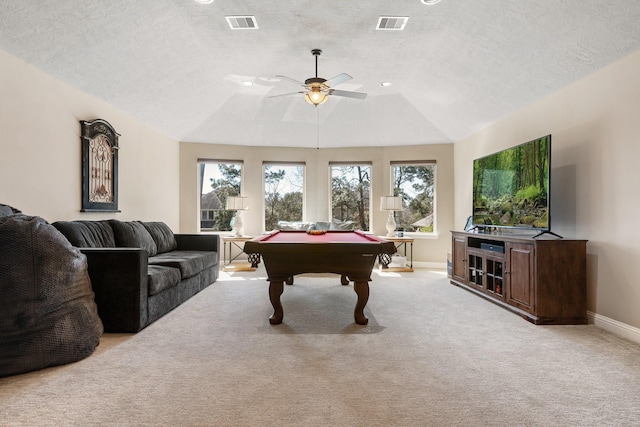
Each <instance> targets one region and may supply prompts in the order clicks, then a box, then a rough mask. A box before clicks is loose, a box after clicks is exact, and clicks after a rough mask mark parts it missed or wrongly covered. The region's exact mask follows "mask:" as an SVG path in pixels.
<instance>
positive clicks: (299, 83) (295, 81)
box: [276, 76, 307, 87]
mask: <svg viewBox="0 0 640 427" xmlns="http://www.w3.org/2000/svg"><path fill="white" fill-rule="evenodd" d="M276 77H277V78H279V79H285V80H289V81H290V82H291V83H295V84H297V85H300V86H302V87H307V85H305V84H304V83H302V82H301V81H298V80H296V79H292V78H291V77H287V76H276Z"/></svg>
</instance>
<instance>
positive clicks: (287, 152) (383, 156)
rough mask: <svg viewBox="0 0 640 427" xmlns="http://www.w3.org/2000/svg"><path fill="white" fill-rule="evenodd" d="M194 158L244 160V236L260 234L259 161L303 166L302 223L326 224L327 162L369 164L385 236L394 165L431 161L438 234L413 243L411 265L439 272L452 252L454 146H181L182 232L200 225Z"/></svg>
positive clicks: (376, 225)
mask: <svg viewBox="0 0 640 427" xmlns="http://www.w3.org/2000/svg"><path fill="white" fill-rule="evenodd" d="M198 159H224V160H243V161H244V167H243V171H244V172H243V188H242V195H243V196H247V197H249V205H250V210H249V211H245V212H244V213H243V217H242V218H243V223H244V230H245V234H248V235H258V234H260V233H262V232H263V231H264V230H263V213H262V211H263V209H264V208H263V201H262V197H263V196H262V192H263V185H264V184H263V182H262V162H263V161H297V162H305V164H306V176H305V179H306V191H305V208H304V209H305V212H304V219H305V220H306V221H327V220H329V219H330V217H329V215H330V214H329V185H330V176H329V162H332V161H370V162H372V178H371V188H372V199H373V207H372V212H371V217H372V231H373V232H374V233H376V234H379V235H384V234H386V233H387V231H386V228H385V224H386V221H387V218H388V213H386V212H381V211H380V210H379V202H378V201H379V200H380V196H383V195H389V191H390V189H391V177H390V164H389V163H390V162H391V161H392V160H435V161H436V163H437V172H436V173H437V178H436V179H437V182H436V186H437V188H436V191H437V206H436V209H437V211H436V216H437V229H438V231H439V235H438V237H437V238H435V239H420V240H416V241H415V243H414V248H413V249H414V250H413V260H414V261H417V262H419V263H427V265H437V266H440V267H443V266H444V265H445V263H446V256H447V252H448V251H449V250H450V247H451V236H450V234H449V231H450V230H451V228H452V227H453V223H452V218H453V145H452V144H441V145H422V146H405V147H389V148H382V147H372V148H347V149H335V148H333V149H332V148H326V149H325V148H321V149H315V148H281V147H246V146H245V147H239V146H232V145H223V144H221V145H212V144H193V143H184V142H183V143H181V144H180V229H181V230H183V231H184V232H196V231H197V230H198V224H199V212H198V209H197V206H198V170H197V162H198Z"/></svg>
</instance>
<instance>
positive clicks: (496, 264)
mask: <svg viewBox="0 0 640 427" xmlns="http://www.w3.org/2000/svg"><path fill="white" fill-rule="evenodd" d="M504 266H505V263H504V258H502V257H493V256H487V257H486V260H485V269H486V271H485V287H486V292H487V293H489V294H491V295H492V296H493V297H495V298H499V299H504V293H505V292H504V291H505V289H504Z"/></svg>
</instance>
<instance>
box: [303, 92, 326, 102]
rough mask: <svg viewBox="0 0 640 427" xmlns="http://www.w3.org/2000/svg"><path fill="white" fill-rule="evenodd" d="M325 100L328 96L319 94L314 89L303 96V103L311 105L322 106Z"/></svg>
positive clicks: (322, 93)
mask: <svg viewBox="0 0 640 427" xmlns="http://www.w3.org/2000/svg"><path fill="white" fill-rule="evenodd" d="M327 98H328V96H327V94H326V93H324V92H321V91H320V90H319V89H316V88H312V89H311V90H310V91H309V92H307V93H305V94H304V99H305V101H307V102H308V103H309V104H313V105H320V104H324V103H325V102H327Z"/></svg>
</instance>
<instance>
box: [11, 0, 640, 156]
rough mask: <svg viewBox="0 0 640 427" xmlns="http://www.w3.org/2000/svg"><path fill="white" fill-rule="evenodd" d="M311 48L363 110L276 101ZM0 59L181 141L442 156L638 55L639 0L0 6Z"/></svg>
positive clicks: (261, 0) (91, 0)
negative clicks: (425, 147) (341, 77)
mask: <svg viewBox="0 0 640 427" xmlns="http://www.w3.org/2000/svg"><path fill="white" fill-rule="evenodd" d="M228 16H253V17H254V18H255V22H256V23H257V26H258V28H257V29H240V30H233V29H231V28H230V26H229V24H228V22H227V19H225V18H226V17H228ZM381 16H391V17H408V20H407V22H406V25H405V27H404V29H403V30H402V31H397V30H376V25H377V23H378V20H379V18H380V17H381ZM314 48H319V49H322V51H323V53H322V55H321V56H320V57H319V59H318V75H319V76H320V77H324V78H326V79H330V78H331V77H333V76H336V75H338V74H340V73H348V74H349V75H351V76H352V77H353V79H352V80H349V81H347V82H345V83H343V84H340V85H339V86H336V89H340V90H347V91H358V92H365V93H367V94H368V96H367V98H366V99H364V100H358V99H350V98H344V97H337V96H330V97H329V100H328V101H327V102H326V103H325V104H323V105H320V106H318V107H315V106H313V105H310V104H308V103H306V102H305V101H304V98H303V95H302V94H295V95H292V96H282V97H275V98H270V96H272V95H278V94H284V93H289V92H296V91H299V90H302V88H301V87H299V86H297V85H295V84H293V83H292V82H290V81H289V80H286V79H282V78H276V77H275V76H276V75H285V76H288V77H290V78H293V79H295V80H299V81H304V80H305V79H307V78H309V77H314V75H315V62H314V61H315V60H314V57H313V56H312V55H311V49H314ZM0 49H2V50H5V51H7V52H8V53H10V54H12V55H14V56H16V57H18V58H20V59H22V60H24V61H26V62H27V63H29V64H32V65H33V66H34V67H36V68H38V69H40V70H42V71H44V72H46V73H48V74H50V75H52V76H54V77H56V78H58V79H60V80H62V81H64V82H66V83H68V84H69V85H71V86H74V87H76V88H78V89H80V90H82V91H84V92H87V93H89V94H91V95H94V96H95V97H97V98H99V99H101V100H104V101H106V102H108V103H109V104H111V105H113V106H114V107H116V108H118V109H119V110H121V111H123V112H126V113H128V114H130V115H132V116H134V117H136V118H138V119H140V120H141V121H142V122H144V123H146V124H147V125H149V126H150V127H152V128H154V129H156V130H158V131H160V132H162V133H164V134H166V135H168V136H170V137H173V138H176V139H178V140H180V141H189V142H203V143H221V144H241V145H256V146H283V147H291V146H295V147H316V146H317V145H321V146H323V147H345V146H346V147H358V146H393V145H414V144H431V143H449V142H455V141H457V140H460V139H461V138H464V137H466V136H468V135H470V134H472V133H473V132H476V131H478V130H479V129H482V128H483V127H485V126H488V125H490V124H492V123H494V122H496V121H498V120H500V119H501V118H503V117H505V116H507V115H509V114H511V113H513V112H514V111H517V110H519V109H521V108H523V107H524V106H526V105H528V104H530V103H532V102H534V101H536V100H538V99H540V98H542V97H544V96H546V95H548V94H550V93H553V92H555V91H557V90H558V89H560V88H562V87H564V86H567V85H569V84H571V83H572V82H574V81H576V80H579V79H581V78H582V77H585V76H587V75H589V74H591V73H593V72H594V71H597V70H598V69H600V68H602V67H604V66H606V65H608V64H610V63H612V62H614V61H616V60H618V59H620V58H622V57H624V56H626V55H628V54H630V53H632V52H634V51H636V50H638V49H640V1H637V0H609V1H607V2H602V1H600V0H482V1H479V0H442V1H440V2H439V3H437V4H435V5H426V4H423V2H422V1H421V0H368V1H365V2H357V1H350V0H349V1H345V0H324V1H318V0H315V1H313V0H296V1H282V0H242V1H240V0H238V1H235V0H215V1H214V2H213V3H211V4H206V5H205V4H199V3H196V2H195V1H194V0H55V1H42V0H2V1H0ZM639 72H640V70H639ZM385 81H388V82H391V83H392V84H391V86H388V87H382V86H381V85H380V83H381V82H385ZM245 82H252V83H253V85H252V86H246V85H245ZM104 118H105V119H107V120H108V118H107V117H104Z"/></svg>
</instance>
